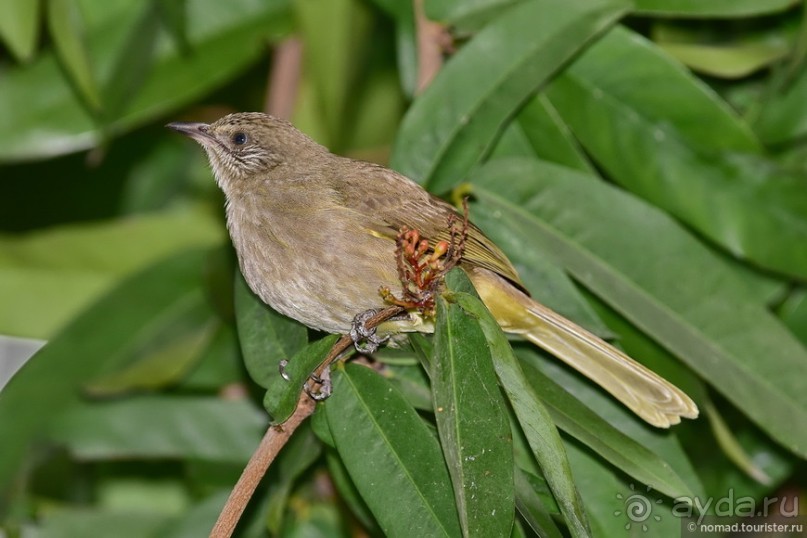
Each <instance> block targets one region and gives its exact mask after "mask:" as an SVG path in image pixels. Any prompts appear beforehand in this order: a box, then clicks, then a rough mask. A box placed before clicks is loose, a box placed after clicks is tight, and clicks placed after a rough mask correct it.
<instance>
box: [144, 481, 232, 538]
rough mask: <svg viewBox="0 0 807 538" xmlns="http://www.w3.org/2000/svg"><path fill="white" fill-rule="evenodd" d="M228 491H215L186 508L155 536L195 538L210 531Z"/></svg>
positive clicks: (157, 537)
mask: <svg viewBox="0 0 807 538" xmlns="http://www.w3.org/2000/svg"><path fill="white" fill-rule="evenodd" d="M229 495H230V491H229V490H223V491H216V492H215V493H213V494H211V495H208V496H207V497H205V498H204V499H202V500H201V501H200V502H199V503H197V504H196V505H195V506H192V507H191V508H190V509H189V510H187V511H186V512H185V513H184V514H183V515H182V517H180V518H178V519H177V520H175V521H173V522H172V523H171V524H169V525H165V526H163V528H162V529H161V532H159V533H157V534H155V535H154V536H155V538H195V537H197V536H204V535H206V534H208V533H210V529H212V528H213V525H215V524H216V519H217V518H218V516H219V513H220V512H221V509H222V508H224V503H225V502H227V497H229Z"/></svg>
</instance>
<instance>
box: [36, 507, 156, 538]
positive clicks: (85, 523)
mask: <svg viewBox="0 0 807 538" xmlns="http://www.w3.org/2000/svg"><path fill="white" fill-rule="evenodd" d="M169 521H170V519H169V516H168V515H166V514H161V513H157V512H145V511H137V510H131V509H130V510H128V511H127V510H122V509H116V510H115V509H92V508H89V509H88V508H85V509H81V508H77V509H64V508H56V509H55V510H48V511H47V513H46V514H44V517H43V518H42V523H41V526H40V527H39V528H38V529H37V532H36V536H38V537H40V538H75V537H76V536H104V535H105V534H109V530H110V529H115V536H116V537H118V538H142V537H143V536H154V535H155V534H156V533H157V532H159V531H160V529H161V528H162V527H164V526H165V525H166V523H169Z"/></svg>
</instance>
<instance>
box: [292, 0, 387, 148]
mask: <svg viewBox="0 0 807 538" xmlns="http://www.w3.org/2000/svg"><path fill="white" fill-rule="evenodd" d="M294 11H295V15H296V19H297V22H298V24H299V31H300V33H301V38H302V40H303V42H304V43H305V48H306V54H305V60H304V61H305V68H306V75H307V76H308V77H310V79H311V82H312V83H313V84H312V86H311V89H312V90H313V91H314V93H315V94H316V98H317V105H318V106H317V111H318V112H319V114H318V116H319V117H318V121H319V122H322V124H323V126H324V127H325V133H326V134H327V139H325V140H321V142H322V143H323V144H325V145H326V146H328V147H329V148H331V149H334V150H335V151H336V150H338V149H339V148H340V145H341V144H343V141H342V139H343V137H344V131H345V127H346V118H347V112H348V103H349V99H350V98H351V97H352V95H351V93H352V91H353V87H354V85H355V84H356V83H357V80H358V76H359V75H360V74H361V71H360V68H361V67H362V64H363V62H362V59H363V58H362V55H363V54H364V53H366V51H367V44H368V43H369V38H370V35H371V34H370V31H371V30H372V22H373V19H372V15H371V12H370V11H369V10H368V9H367V6H366V5H365V4H364V3H362V2H359V1H357V0H297V1H295V2H294Z"/></svg>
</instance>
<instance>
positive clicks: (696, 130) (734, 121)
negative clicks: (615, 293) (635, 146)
mask: <svg viewBox="0 0 807 538" xmlns="http://www.w3.org/2000/svg"><path fill="white" fill-rule="evenodd" d="M614 58H617V59H619V61H620V65H621V66H622V69H613V68H612V62H613V61H614ZM623 62H624V63H623ZM638 77H641V80H642V84H636V80H637V78H638ZM557 81H558V82H553V83H552V84H551V85H550V87H549V93H548V96H549V99H550V101H551V103H552V104H553V105H554V106H555V107H556V108H557V110H558V111H559V112H560V114H561V117H562V118H563V119H564V120H565V121H566V123H567V124H568V125H569V126H570V127H571V129H572V131H573V132H574V134H575V135H576V136H577V138H578V139H580V141H581V142H582V143H583V145H584V146H585V147H586V149H588V150H589V151H590V152H592V153H593V154H594V156H595V157H596V158H597V159H599V160H602V159H601V158H600V155H599V153H598V152H594V151H592V149H591V148H590V147H589V146H590V145H591V146H593V144H589V143H588V142H589V138H593V137H586V136H584V135H585V133H584V132H583V129H582V128H581V126H580V121H579V117H580V116H581V115H585V116H592V115H594V114H595V113H599V114H601V115H605V114H606V113H608V116H607V117H609V118H610V117H611V116H613V117H618V118H620V119H621V120H623V125H622V127H623V128H625V129H630V130H631V131H633V130H637V131H639V130H640V131H642V134H643V135H645V136H650V137H651V138H654V137H657V138H659V139H661V140H665V139H667V138H675V139H680V140H681V141H682V142H684V143H685V144H686V145H687V146H691V147H693V148H698V149H699V150H700V151H701V152H703V153H717V152H728V151H734V152H748V153H753V152H758V151H759V149H760V145H759V142H758V141H757V140H756V138H755V137H754V134H753V133H752V131H751V129H750V128H749V127H748V126H747V125H746V124H745V123H744V122H743V121H742V120H741V119H740V118H739V117H737V116H736V114H734V112H732V110H731V109H730V107H729V106H728V105H727V104H726V103H725V102H723V101H722V100H721V99H720V98H719V96H718V95H717V94H715V92H714V91H713V90H711V89H710V88H709V87H708V86H707V85H706V84H705V83H703V82H701V81H699V80H698V79H696V78H695V77H693V76H692V75H691V74H690V73H689V72H687V71H686V70H685V69H684V68H683V67H681V66H680V65H679V64H677V63H676V62H675V61H673V60H671V59H670V58H669V57H668V56H667V55H665V54H664V53H663V52H662V51H660V50H659V49H658V48H657V47H656V46H654V45H653V44H652V43H651V42H650V41H648V40H646V39H645V38H643V37H642V36H640V35H639V34H637V33H635V32H632V31H630V30H628V29H627V28H624V27H621V26H618V27H615V28H614V29H612V30H611V31H610V32H608V33H607V34H606V35H605V36H603V37H602V39H600V40H599V41H598V42H597V43H595V44H594V45H592V46H591V47H589V48H588V49H587V50H586V51H585V52H584V53H583V54H582V55H581V56H580V57H579V58H577V60H576V61H575V62H574V63H572V64H571V65H570V66H569V68H568V69H567V70H566V71H564V72H563V73H562V74H561V75H560V76H559V77H558V78H557ZM567 88H580V89H579V90H578V92H582V93H583V94H584V95H585V100H584V101H581V102H580V103H585V107H583V106H581V107H580V113H578V114H574V113H573V110H572V107H571V105H570V103H571V100H572V97H570V96H566V95H565V94H564V90H566V89H567ZM580 103H578V104H580ZM672 105H675V106H672ZM595 117H598V116H595ZM696 119H697V120H699V121H697V122H696V121H695V120H696ZM594 127H595V126H594V125H589V129H590V130H594ZM598 127H599V130H598V131H597V132H598V136H600V137H604V136H606V134H608V135H609V136H610V134H611V130H610V129H607V127H609V125H608V124H607V123H605V122H603V124H602V125H598ZM620 142H621V139H620ZM597 147H598V146H597ZM624 153H625V152H624V151H623V155H624ZM638 157H641V158H642V159H644V160H646V158H647V155H644V154H642V155H637V158H638ZM643 162H644V161H643Z"/></svg>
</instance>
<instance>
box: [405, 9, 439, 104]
mask: <svg viewBox="0 0 807 538" xmlns="http://www.w3.org/2000/svg"><path fill="white" fill-rule="evenodd" d="M413 2H414V10H415V25H416V28H415V31H416V33H417V51H418V76H417V88H416V90H415V91H416V92H417V93H422V92H423V90H425V89H426V86H428V85H429V83H430V82H431V81H432V79H434V77H435V76H436V75H437V72H438V71H440V68H441V67H442V66H443V50H444V48H445V47H444V44H445V42H446V30H445V28H444V27H443V26H442V25H441V24H439V23H436V22H434V21H430V20H429V19H428V18H426V14H425V13H424V10H423V0H413Z"/></svg>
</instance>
